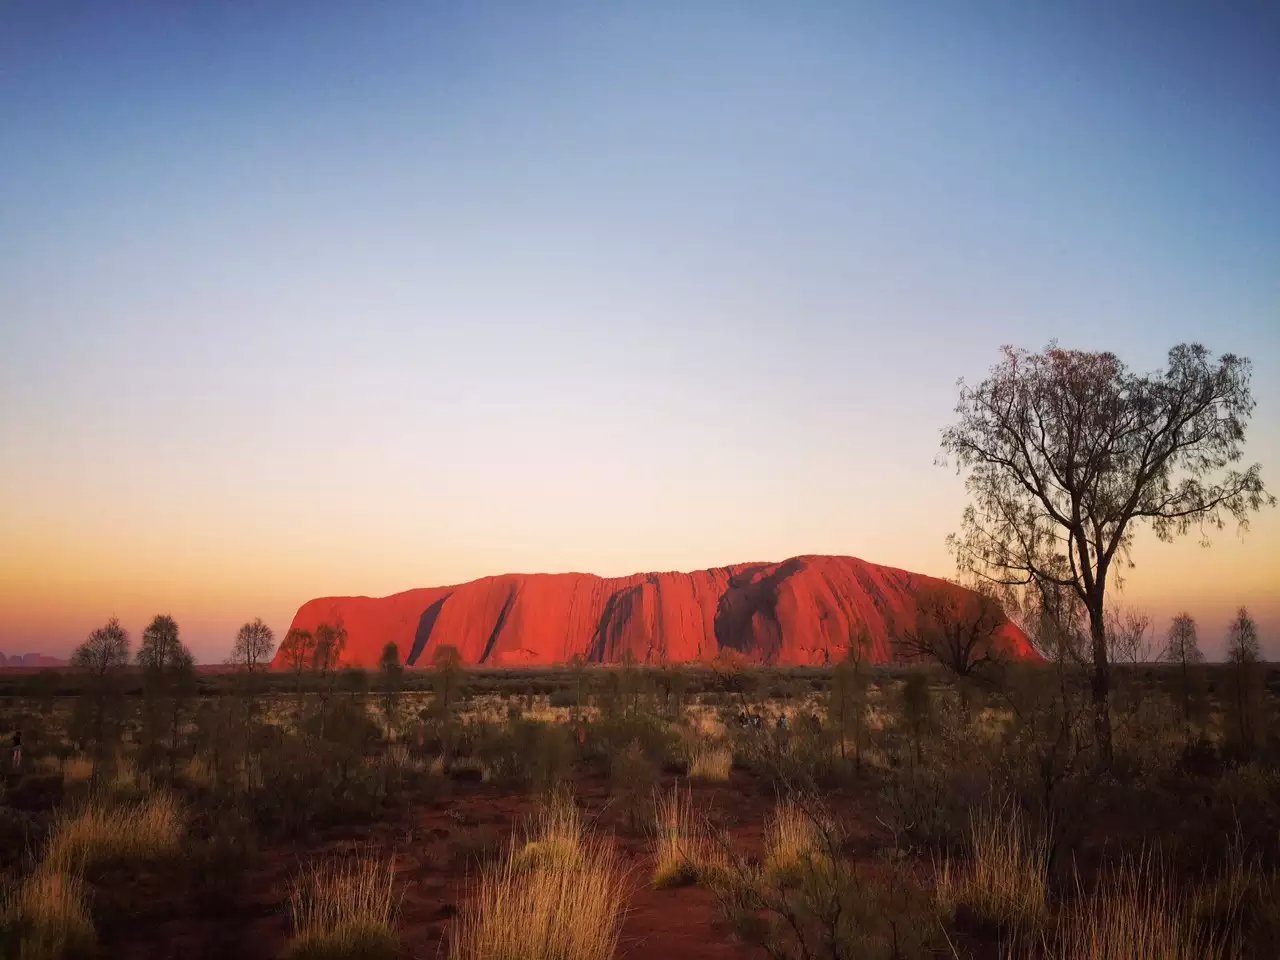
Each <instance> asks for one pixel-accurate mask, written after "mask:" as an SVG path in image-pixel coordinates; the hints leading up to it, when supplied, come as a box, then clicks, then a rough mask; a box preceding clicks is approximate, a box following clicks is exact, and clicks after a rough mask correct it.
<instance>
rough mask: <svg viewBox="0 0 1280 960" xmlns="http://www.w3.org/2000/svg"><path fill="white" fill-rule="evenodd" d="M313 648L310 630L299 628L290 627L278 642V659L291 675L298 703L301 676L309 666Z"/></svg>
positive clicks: (313, 639) (314, 645)
mask: <svg viewBox="0 0 1280 960" xmlns="http://www.w3.org/2000/svg"><path fill="white" fill-rule="evenodd" d="M315 648H316V641H315V637H314V636H312V634H311V631H310V630H304V629H302V628H301V627H290V628H289V632H288V633H286V634H285V635H284V639H283V640H282V641H280V659H281V660H283V661H284V664H285V666H286V667H287V668H288V669H289V672H290V673H292V674H293V683H294V691H295V692H296V693H297V695H298V700H299V701H301V700H302V676H303V674H305V673H306V672H307V670H308V668H309V667H310V666H311V658H312V655H313V654H314V653H315Z"/></svg>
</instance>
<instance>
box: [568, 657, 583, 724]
mask: <svg viewBox="0 0 1280 960" xmlns="http://www.w3.org/2000/svg"><path fill="white" fill-rule="evenodd" d="M569 670H570V672H571V673H572V674H573V719H574V720H575V721H577V720H581V719H582V707H583V701H582V697H583V694H584V693H586V689H587V658H586V657H584V656H583V655H582V654H580V653H575V654H574V655H573V657H572V658H571V659H570V660H569Z"/></svg>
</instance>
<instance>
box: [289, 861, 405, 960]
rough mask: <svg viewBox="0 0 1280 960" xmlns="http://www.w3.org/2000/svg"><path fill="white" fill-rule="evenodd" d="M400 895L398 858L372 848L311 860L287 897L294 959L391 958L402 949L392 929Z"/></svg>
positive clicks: (291, 948) (290, 955) (290, 949)
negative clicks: (366, 851)
mask: <svg viewBox="0 0 1280 960" xmlns="http://www.w3.org/2000/svg"><path fill="white" fill-rule="evenodd" d="M399 905H400V896H399V894H398V893H397V892H396V884H395V861H394V860H393V859H387V858H382V857H379V856H374V855H373V854H372V853H370V854H365V855H359V856H355V857H349V858H346V859H342V860H332V861H327V862H324V863H320V864H313V865H312V866H310V867H308V868H307V869H305V870H304V871H303V872H302V874H301V875H300V876H299V877H298V878H297V879H296V880H295V881H294V885H293V891H292V893H291V895H290V898H289V915H290V919H291V920H292V923H293V931H294V934H293V940H292V942H290V944H289V946H288V948H287V949H286V951H285V956H286V957H289V958H294V960H302V958H305V960H383V958H386V960H390V958H392V957H394V956H395V955H396V951H397V950H398V949H399V938H398V937H397V936H396V932H395V929H394V923H395V917H396V912H397V911H398V909H399Z"/></svg>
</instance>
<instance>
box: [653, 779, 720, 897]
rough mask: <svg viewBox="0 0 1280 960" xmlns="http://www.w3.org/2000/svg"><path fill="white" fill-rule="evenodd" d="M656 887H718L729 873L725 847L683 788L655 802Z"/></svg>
mask: <svg viewBox="0 0 1280 960" xmlns="http://www.w3.org/2000/svg"><path fill="white" fill-rule="evenodd" d="M653 859H654V866H653V876H652V877H651V882H652V883H653V885H654V886H655V887H659V888H662V887H678V886H683V885H684V884H689V883H698V882H703V883H715V882H717V880H718V879H720V878H722V877H723V876H724V875H725V873H726V872H727V870H728V860H727V855H726V852H725V847H724V844H722V843H721V842H719V841H717V840H716V839H715V838H713V837H712V836H711V833H710V830H709V828H708V826H707V824H706V822H705V821H704V820H702V818H700V817H699V816H698V815H697V814H696V813H695V812H694V809H693V798H692V795H691V794H690V792H689V791H688V790H684V791H681V789H680V786H679V784H676V785H674V786H673V787H672V788H671V791H670V792H669V793H666V794H662V795H659V796H655V798H654V856H653Z"/></svg>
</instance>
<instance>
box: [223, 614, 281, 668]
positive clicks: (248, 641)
mask: <svg viewBox="0 0 1280 960" xmlns="http://www.w3.org/2000/svg"><path fill="white" fill-rule="evenodd" d="M275 642H276V637H275V634H274V633H273V632H272V630H271V628H270V627H269V626H267V625H266V624H265V623H263V622H262V618H261V617H256V618H254V619H253V620H251V621H250V622H249V623H246V624H245V625H244V626H242V627H241V628H240V629H239V631H237V633H236V642H235V645H234V646H233V647H232V648H231V663H233V664H235V665H236V666H239V667H243V668H244V669H245V670H247V671H249V672H250V673H255V672H257V671H259V670H263V669H265V668H266V667H267V666H268V665H269V664H270V663H271V653H272V651H273V650H274V649H275Z"/></svg>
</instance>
